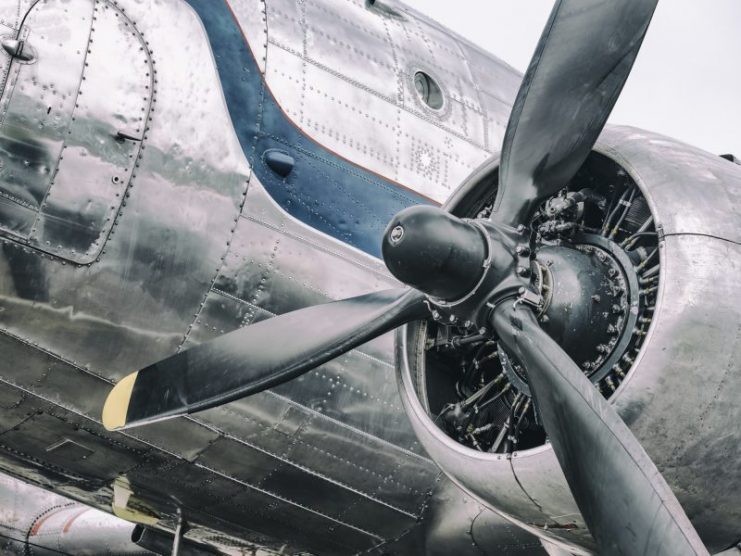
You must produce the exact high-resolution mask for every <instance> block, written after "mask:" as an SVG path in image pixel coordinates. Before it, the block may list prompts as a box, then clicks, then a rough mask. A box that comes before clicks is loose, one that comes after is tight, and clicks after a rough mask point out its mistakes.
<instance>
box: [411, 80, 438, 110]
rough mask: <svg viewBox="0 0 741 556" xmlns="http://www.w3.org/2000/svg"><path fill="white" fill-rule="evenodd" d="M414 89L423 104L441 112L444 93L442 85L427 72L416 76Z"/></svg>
mask: <svg viewBox="0 0 741 556" xmlns="http://www.w3.org/2000/svg"><path fill="white" fill-rule="evenodd" d="M414 88H415V89H416V90H417V94H418V95H419V98H421V99H422V102H424V103H425V104H426V105H427V106H429V107H430V108H432V109H433V110H440V109H441V108H442V107H443V92H442V90H441V89H440V85H438V84H437V82H436V81H435V80H434V79H432V77H430V76H429V75H427V74H426V73H425V72H423V71H418V72H417V73H415V74H414Z"/></svg>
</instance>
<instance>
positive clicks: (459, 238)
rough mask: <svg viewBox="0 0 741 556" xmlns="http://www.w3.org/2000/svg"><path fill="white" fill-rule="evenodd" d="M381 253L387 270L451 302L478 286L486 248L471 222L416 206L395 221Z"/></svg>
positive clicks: (391, 224) (482, 237)
mask: <svg viewBox="0 0 741 556" xmlns="http://www.w3.org/2000/svg"><path fill="white" fill-rule="evenodd" d="M382 252H383V260H384V262H385V263H386V266H387V267H388V269H389V271H390V272H391V274H393V275H394V276H395V277H396V278H398V279H399V280H400V281H401V282H403V283H405V284H407V285H409V286H412V287H414V288H416V289H417V290H419V291H421V292H424V293H426V294H427V295H430V296H432V297H434V298H437V299H440V300H444V301H453V300H455V299H458V298H460V297H462V296H464V295H465V294H467V293H468V292H470V291H471V290H472V289H473V288H474V287H475V286H476V284H477V283H478V282H479V280H480V278H481V276H482V275H483V273H484V270H485V269H484V261H485V260H486V258H487V243H486V239H485V238H484V236H483V232H482V231H481V230H480V229H479V228H478V227H477V226H475V225H474V224H472V223H471V222H468V221H466V220H461V219H460V218H457V217H456V216H453V215H452V214H450V213H449V212H446V211H444V210H442V209H440V208H437V207H432V206H414V207H409V208H407V209H404V210H402V211H401V212H399V213H398V214H397V215H396V216H394V218H392V219H391V222H390V223H389V225H388V226H387V228H386V232H385V233H384V237H383V244H382Z"/></svg>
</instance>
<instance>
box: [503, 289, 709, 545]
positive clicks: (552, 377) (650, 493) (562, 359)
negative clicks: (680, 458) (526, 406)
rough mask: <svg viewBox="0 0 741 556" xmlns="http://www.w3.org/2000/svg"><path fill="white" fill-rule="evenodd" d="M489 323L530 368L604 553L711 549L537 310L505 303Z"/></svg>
mask: <svg viewBox="0 0 741 556" xmlns="http://www.w3.org/2000/svg"><path fill="white" fill-rule="evenodd" d="M492 325H493V326H494V328H495V330H496V331H497V333H498V335H499V339H500V342H501V343H502V344H503V345H504V346H505V347H506V348H507V349H508V350H509V351H510V353H511V354H513V355H515V356H516V357H517V359H518V360H519V362H520V363H521V364H523V365H524V366H525V368H526V369H527V376H528V382H529V384H530V389H531V391H532V393H533V396H534V398H535V402H536V403H537V406H538V408H539V410H540V414H541V416H542V420H543V425H544V427H545V430H546V433H547V434H548V437H549V439H550V441H551V444H552V446H553V450H554V451H555V453H556V456H557V457H558V461H559V463H560V464H561V468H562V469H563V472H564V474H565V475H566V480H567V481H568V483H569V487H570V488H571V492H572V494H573V495H574V499H575V500H576V503H577V505H578V506H579V510H580V511H581V514H582V516H583V517H584V520H585V521H586V523H587V526H588V527H589V530H590V532H591V533H592V536H593V537H594V539H595V541H596V542H597V546H598V547H599V549H600V551H599V553H600V554H603V555H606V556H607V555H631V556H641V555H649V554H650V555H654V556H657V555H660V556H679V555H682V556H683V555H707V554H708V551H707V550H706V549H705V547H704V546H703V544H702V541H700V538H699V537H698V535H697V533H696V531H695V530H694V528H693V527H692V524H691V523H690V521H689V519H688V518H687V516H686V515H685V513H684V510H683V509H682V507H681V506H680V505H679V502H678V501H677V499H676V497H675V496H674V493H672V491H671V489H670V488H669V485H667V483H666V481H664V478H663V477H662V476H661V473H659V470H658V469H657V468H656V466H655V465H654V464H653V462H652V461H651V459H650V458H649V456H648V454H646V452H645V451H644V450H643V448H642V446H641V445H640V443H639V442H638V440H637V439H636V438H635V436H633V433H631V432H630V429H628V427H627V425H626V424H625V423H624V422H623V421H622V419H620V417H619V416H618V414H617V412H616V411H615V410H614V409H613V407H612V406H611V405H610V404H609V403H607V401H606V400H605V399H604V398H603V397H602V395H601V394H600V393H599V392H598V391H597V389H596V388H595V387H594V385H593V384H592V383H591V382H590V381H589V379H588V378H587V377H586V375H585V374H584V373H583V372H582V371H581V370H580V369H579V367H578V366H577V365H576V364H575V363H574V362H573V361H572V360H571V358H570V357H569V356H568V355H567V354H566V353H565V352H564V351H563V350H562V349H561V348H560V347H559V345H558V344H557V343H556V342H555V341H554V340H553V339H551V337H550V336H548V334H546V333H545V332H544V331H543V330H542V329H541V328H540V326H539V325H538V321H537V319H536V317H535V315H534V314H533V312H532V311H531V310H530V309H529V308H527V307H525V306H522V305H518V306H514V305H513V304H512V303H509V302H505V303H502V304H500V305H499V307H497V308H496V309H495V311H494V314H493V316H492Z"/></svg>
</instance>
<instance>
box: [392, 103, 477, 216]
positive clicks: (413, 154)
mask: <svg viewBox="0 0 741 556" xmlns="http://www.w3.org/2000/svg"><path fill="white" fill-rule="evenodd" d="M400 120H401V123H400V126H401V129H402V135H401V139H402V140H401V142H400V146H399V156H400V166H399V179H400V181H401V182H402V183H407V182H408V181H409V180H417V181H419V180H423V181H424V183H425V184H426V185H425V189H424V190H423V191H425V192H426V193H427V194H429V195H430V196H431V197H432V198H434V199H435V200H436V201H439V202H443V201H445V200H447V198H448V197H449V196H450V195H451V194H452V192H453V191H455V189H456V188H457V187H458V186H459V185H460V183H461V182H462V181H463V179H464V178H465V177H466V176H467V175H468V174H470V173H471V172H472V171H473V170H474V169H475V168H477V167H478V166H479V165H480V164H481V163H483V162H484V161H485V160H486V159H487V158H489V156H490V154H489V153H488V152H487V151H484V150H483V149H480V148H478V147H473V146H472V145H471V144H470V143H469V142H467V141H466V140H465V139H464V138H461V137H458V136H456V135H452V134H446V133H443V132H442V130H441V129H440V128H439V127H438V126H436V125H435V123H434V122H433V121H431V120H430V119H429V118H427V119H422V118H419V117H417V116H415V115H414V114H412V113H409V112H406V111H404V112H402V113H401V115H400Z"/></svg>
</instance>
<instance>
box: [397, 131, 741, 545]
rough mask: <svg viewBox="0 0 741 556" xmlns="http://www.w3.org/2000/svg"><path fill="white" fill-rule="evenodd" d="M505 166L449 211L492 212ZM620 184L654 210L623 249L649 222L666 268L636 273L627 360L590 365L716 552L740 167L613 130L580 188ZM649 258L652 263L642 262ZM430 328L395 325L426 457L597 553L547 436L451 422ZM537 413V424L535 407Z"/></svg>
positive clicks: (733, 533)
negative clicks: (485, 434) (473, 429)
mask: <svg viewBox="0 0 741 556" xmlns="http://www.w3.org/2000/svg"><path fill="white" fill-rule="evenodd" d="M497 166H498V161H497V160H491V161H489V162H487V163H486V165H485V166H484V167H482V168H480V169H479V170H477V171H476V172H474V174H472V175H471V176H470V177H469V178H468V179H467V181H466V182H465V183H464V184H463V185H462V186H461V187H460V188H459V190H458V191H457V192H456V193H455V194H454V196H453V197H452V198H451V199H450V201H449V202H448V203H447V207H448V208H449V209H450V210H451V211H452V212H453V213H455V214H457V215H459V216H476V215H477V214H480V213H481V211H482V210H485V208H482V207H486V205H487V203H490V199H487V198H486V195H490V191H491V189H492V187H491V185H492V184H490V183H489V184H485V183H483V179H484V177H485V176H487V175H489V174H490V173H491V171H492V169H495V168H496V167H497ZM613 182H614V183H617V182H622V183H626V184H628V185H630V184H632V185H633V186H637V190H636V191H638V192H639V194H640V195H642V197H643V198H644V199H645V201H646V203H647V207H644V208H645V210H646V211H649V210H650V215H648V212H646V214H644V215H643V217H646V216H649V218H647V219H646V221H645V222H644V224H643V226H642V227H639V224H638V222H639V220H636V224H635V227H634V228H633V236H631V237H633V239H630V238H629V239H630V241H631V242H633V243H630V242H628V243H627V245H635V242H637V241H638V240H639V239H641V238H642V237H643V236H647V235H649V234H648V233H646V229H648V224H646V222H648V223H649V224H650V225H651V226H650V229H651V230H652V232H651V233H653V236H652V237H654V238H655V241H656V244H657V247H656V249H657V253H656V255H655V256H656V259H654V260H653V261H651V265H654V263H657V264H656V265H655V267H656V268H655V271H654V273H653V275H651V276H649V277H648V278H646V277H642V276H645V274H643V275H641V274H640V273H639V274H638V280H639V281H640V284H639V286H638V287H639V288H640V291H639V292H637V294H638V295H640V296H643V297H644V298H646V299H650V302H648V303H643V305H641V308H640V311H645V312H643V313H640V315H638V316H637V317H636V320H635V321H634V322H633V324H632V325H631V324H630V322H628V321H627V320H625V319H623V320H620V322H621V323H623V322H628V324H627V325H624V326H625V328H626V334H627V335H628V336H630V337H631V338H632V339H631V340H630V342H632V343H630V342H627V341H626V342H623V344H620V342H618V341H617V340H616V341H615V342H614V344H615V346H616V347H615V349H617V347H619V346H618V344H620V345H622V346H623V347H621V348H620V349H622V350H623V351H620V352H619V353H617V356H618V357H619V363H620V365H623V366H622V367H620V366H619V365H618V366H614V365H612V362H611V361H610V362H609V363H610V365H612V366H610V365H607V359H608V355H609V354H605V357H604V358H603V359H595V360H594V362H589V361H587V362H585V363H584V368H585V372H587V373H588V374H589V372H592V371H594V374H595V378H594V379H593V382H595V383H596V384H598V386H599V387H600V388H601V389H602V391H603V393H604V394H605V395H606V397H609V399H610V401H611V403H613V404H615V405H616V408H617V409H618V411H619V413H620V415H621V416H622V418H623V419H624V420H625V422H626V423H627V424H628V426H629V427H630V428H631V430H632V431H633V432H634V434H635V435H636V437H637V438H638V439H639V441H640V442H641V443H642V445H643V446H644V448H645V449H646V451H647V452H648V454H649V455H650V456H651V458H652V459H653V461H654V462H655V463H656V465H657V467H658V468H659V470H660V471H661V472H662V474H663V475H664V477H665V478H666V480H667V482H668V483H669V485H670V486H671V487H672V489H673V491H674V492H675V494H676V495H677V497H678V499H679V501H680V502H681V504H682V506H683V507H684V509H685V511H686V512H687V515H688V516H689V518H690V519H691V521H692V523H693V525H694V526H695V528H696V529H697V531H698V533H699V534H700V536H701V538H702V540H703V541H704V542H705V544H706V545H707V547H708V549H709V550H710V551H711V552H717V551H720V550H723V549H725V548H727V547H729V546H731V545H732V544H734V543H736V542H738V539H739V537H741V531H739V528H740V526H739V524H741V504H740V503H739V502H738V500H739V495H741V470H739V468H738V466H737V462H738V461H739V460H741V428H739V427H738V423H739V422H741V404H739V403H738V399H739V396H740V395H741V373H740V372H739V371H740V370H741V281H739V280H738V276H739V274H741V208H740V207H741V166H738V165H736V164H734V163H732V162H729V161H728V160H724V159H722V158H720V157H717V156H714V155H711V154H709V153H706V152H704V151H701V150H698V149H695V148H693V147H690V146H688V145H685V144H683V143H680V142H678V141H675V140H672V139H669V138H666V137H663V136H660V135H656V134H653V133H648V132H645V131H642V130H638V129H634V128H627V127H608V128H606V129H605V131H604V133H603V134H602V136H601V138H600V141H599V142H598V143H597V145H596V147H595V149H594V152H593V153H592V155H590V159H589V160H588V161H587V163H586V164H585V166H584V168H583V169H582V171H580V174H578V175H577V177H576V178H575V179H574V180H573V181H572V184H570V187H571V188H572V189H578V188H579V187H580V186H582V185H583V184H585V183H586V184H594V185H593V188H594V189H596V190H597V191H599V190H600V189H599V188H600V187H601V188H608V187H612V188H613V189H614V186H613ZM613 189H610V191H612V190H613ZM575 210H576V209H575ZM636 210H637V209H636ZM636 210H634V212H636ZM605 211H606V212H609V208H606V209H605ZM626 212H628V209H626ZM544 213H545V211H544ZM629 217H634V218H638V216H637V215H636V214H632V216H629ZM651 217H652V218H651ZM552 227H553V226H552ZM543 229H544V230H545V229H547V227H546V228H543ZM555 241H560V240H558V239H557V238H556V239H555ZM626 241H627V240H624V241H623V242H622V245H623V247H624V246H625V244H626ZM608 255H609V253H608ZM644 256H647V255H646V254H644ZM608 258H609V257H608ZM621 260H622V259H621ZM633 262H634V263H635V265H636V267H639V266H640V265H641V264H644V263H642V262H640V261H638V260H636V259H633ZM640 268H641V269H642V271H645V264H644V266H643V267H640ZM649 290H650V291H649ZM649 296H650V297H649ZM594 297H599V296H594ZM628 297H629V296H628ZM629 311H633V308H632V306H631V309H629ZM546 318H547V317H546ZM640 319H643V320H640ZM544 320H546V319H544ZM641 323H644V325H643V326H641ZM427 326H428V325H427V324H413V325H409V326H407V327H404V328H402V329H400V330H399V331H398V333H397V375H398V381H399V387H400V391H401V396H402V401H403V403H404V406H405V408H406V411H407V413H408V414H409V417H410V420H411V422H412V424H413V427H414V429H415V432H416V434H417V436H418V437H419V440H420V442H421V443H422V444H423V446H424V447H425V449H426V450H427V451H428V453H429V454H430V456H431V457H432V458H433V459H434V460H435V461H436V462H437V463H438V465H440V467H441V468H442V469H443V470H444V471H445V472H446V474H448V475H449V476H450V477H451V479H452V480H453V481H454V482H456V483H457V484H459V485H460V486H461V487H463V488H464V489H465V490H467V491H468V492H470V493H471V494H473V495H474V496H475V497H477V498H478V499H480V500H481V501H482V502H483V503H485V504H486V505H487V506H489V507H491V508H492V509H494V510H496V511H498V512H500V513H502V514H503V515H505V517H509V518H511V519H512V520H514V521H516V522H518V523H519V524H520V525H522V526H524V527H526V528H528V529H529V530H531V531H533V532H535V533H536V534H539V535H541V536H545V537H548V538H552V539H554V538H555V539H558V540H559V541H565V542H567V543H568V544H570V545H571V546H572V547H573V549H574V550H575V551H577V552H579V551H580V550H582V551H587V552H589V551H591V550H594V548H595V546H594V543H593V540H592V538H591V536H590V534H589V531H588V530H587V528H586V525H585V523H584V520H583V519H582V517H581V515H580V514H579V511H578V508H577V507H576V504H575V502H574V501H573V498H572V496H571V493H570V491H569V488H568V485H567V483H566V480H565V478H564V476H563V473H562V472H561V469H560V467H559V465H558V462H557V460H556V457H555V454H554V453H553V451H552V449H551V447H550V445H549V444H548V443H547V442H545V443H542V442H538V439H537V435H534V436H533V437H531V438H530V439H529V440H528V442H529V445H528V446H527V447H526V448H524V449H522V448H520V447H518V446H517V444H516V442H517V441H516V440H515V444H514V448H516V449H512V450H510V451H509V452H507V451H504V452H502V451H499V452H498V453H492V452H490V451H486V449H485V447H484V448H483V449H482V446H478V448H479V449H477V447H476V446H475V445H473V446H472V445H464V444H466V443H465V442H464V443H462V442H460V441H459V440H456V439H454V438H453V437H452V436H451V435H450V432H449V431H446V430H444V429H445V427H444V426H443V425H441V423H440V418H439V416H440V407H441V406H442V405H443V402H444V401H445V398H446V396H447V397H448V398H449V400H448V401H451V402H452V401H453V398H454V396H455V395H458V396H460V395H461V394H460V388H459V385H457V383H456V384H454V382H455V381H454V379H452V378H451V377H450V374H451V373H446V372H440V369H439V367H440V365H439V364H437V365H436V366H433V365H429V366H428V365H427V359H428V357H429V356H428V350H429V349H430V344H431V343H433V342H431V339H430V338H429V337H428V330H427ZM607 326H608V327H609V326H612V325H611V324H607ZM546 328H547V327H546ZM613 328H614V327H613ZM598 347H599V346H595V349H597V348H598ZM565 349H566V348H565ZM599 349H601V350H603V351H606V352H607V351H609V350H607V348H603V347H600V348H599ZM611 349H612V348H611ZM567 351H568V350H567ZM598 351H599V350H598ZM499 359H501V358H499ZM497 364H500V365H505V366H506V364H508V363H507V362H506V361H505V362H502V361H499V362H498V363H497ZM589 365H593V366H594V369H592V370H590V368H589ZM605 366H606V368H607V370H606V371H600V372H599V373H598V372H597V371H598V370H599V369H598V367H599V368H602V367H605ZM428 367H429V368H428ZM433 367H435V368H433ZM615 369H619V371H620V372H619V373H618V374H614V373H615ZM452 374H454V372H453V373H452ZM598 374H600V376H597V375H598ZM504 375H506V378H507V381H506V382H507V383H508V384H510V388H511V391H512V392H515V391H518V388H519V390H522V389H523V388H526V387H525V386H523V384H522V383H519V384H518V381H517V377H516V376H515V375H516V373H514V372H512V370H511V369H510V370H509V372H508V373H504ZM613 378H614V380H613ZM608 379H610V380H609V381H607V380H608ZM613 390H614V391H613ZM514 411H515V409H514V408H512V412H513V414H514ZM530 420H531V421H532V425H533V430H537V426H536V425H537V410H535V409H533V410H532V416H531V417H530ZM436 421H437V422H436ZM472 442H474V444H475V439H474V440H473V441H472ZM539 444H540V445H539ZM497 446H498V445H497ZM494 448H496V446H495V447H494ZM490 449H491V448H490ZM494 451H495V452H497V449H495V450H494Z"/></svg>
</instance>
